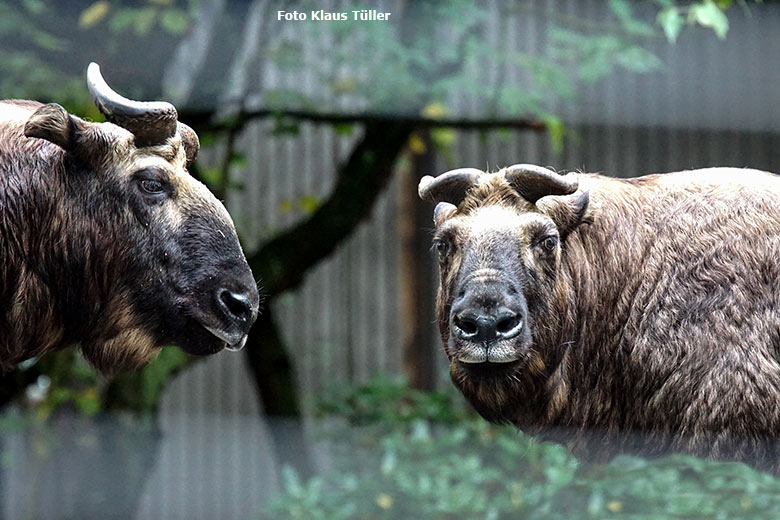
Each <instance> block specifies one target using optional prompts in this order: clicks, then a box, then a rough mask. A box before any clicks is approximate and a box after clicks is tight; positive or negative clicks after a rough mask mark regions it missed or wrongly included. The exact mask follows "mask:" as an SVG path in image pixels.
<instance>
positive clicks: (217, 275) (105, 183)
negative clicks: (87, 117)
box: [0, 63, 259, 373]
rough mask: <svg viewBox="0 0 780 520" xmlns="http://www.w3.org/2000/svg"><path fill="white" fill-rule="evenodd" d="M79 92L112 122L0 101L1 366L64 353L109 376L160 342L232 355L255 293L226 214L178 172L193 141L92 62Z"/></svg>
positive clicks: (168, 112) (193, 149)
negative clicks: (73, 351) (69, 350)
mask: <svg viewBox="0 0 780 520" xmlns="http://www.w3.org/2000/svg"><path fill="white" fill-rule="evenodd" d="M87 83H88V86H89V90H90V92H91V93H92V97H93V99H94V101H95V103H96V105H97V107H98V108H99V109H100V111H101V112H102V113H103V115H104V116H105V117H106V118H107V119H108V121H109V122H107V123H91V122H87V121H84V120H82V119H80V118H78V117H76V116H73V115H70V114H68V113H67V112H66V111H65V110H64V109H63V108H62V107H61V106H59V105H57V104H48V105H42V104H40V103H37V102H34V101H19V100H10V101H0V369H3V370H8V369H10V368H12V367H14V366H15V365H16V364H17V363H18V362H20V361H22V360H24V359H26V358H29V357H31V356H35V355H38V354H41V353H43V352H46V351H50V350H54V349H59V348H62V347H67V346H71V345H73V346H78V347H80V349H81V351H82V352H83V353H84V356H85V357H86V358H87V359H88V360H89V361H90V362H91V363H93V364H94V365H95V366H96V367H97V368H99V369H100V370H102V371H103V372H107V373H112V372H115V371H118V370H121V369H125V368H132V367H137V366H139V365H141V364H143V363H145V362H147V361H149V360H151V359H152V358H154V356H156V354H157V352H158V351H159V348H160V347H161V346H163V345H179V346H181V347H182V348H183V349H184V350H186V351H187V352H191V353H193V354H212V353H215V352H218V351H220V350H222V349H223V348H225V347H229V348H233V349H236V348H240V347H241V346H243V344H244V342H245V341H246V334H247V331H248V330H249V327H250V326H251V325H252V323H253V321H254V319H255V317H256V315H257V308H258V300H259V296H258V292H257V287H256V284H255V281H254V278H253V277H252V273H251V271H250V270H249V266H248V265H247V262H246V259H245V258H244V254H243V252H242V251H241V248H240V246H239V243H238V239H237V237H236V233H235V229H234V227H233V223H232V221H231V219H230V216H229V215H228V213H227V211H226V210H225V208H224V207H223V206H222V204H221V203H220V202H219V201H218V200H217V199H216V198H215V197H214V196H213V195H212V194H211V193H210V192H209V191H208V190H207V189H206V187H205V186H203V185H202V184H201V183H200V182H198V181H196V180H195V179H194V178H192V177H191V176H190V175H189V174H188V173H187V169H186V168H187V166H188V165H189V164H190V163H191V162H192V161H193V160H194V159H195V156H196V155H197V153H198V148H199V144H198V138H197V136H196V134H195V133H194V132H193V131H192V129H190V128H189V127H187V126H186V125H183V124H182V123H179V122H178V121H177V118H178V116H177V113H176V109H175V108H174V107H173V106H172V105H170V104H169V103H164V102H138V101H131V100H128V99H126V98H123V97H122V96H120V95H118V94H117V93H115V92H114V91H112V90H111V89H110V88H109V87H108V85H106V83H105V82H104V80H103V78H102V76H101V75H100V70H99V68H98V66H97V65H96V64H94V63H93V64H91V65H90V66H89V68H88V69H87Z"/></svg>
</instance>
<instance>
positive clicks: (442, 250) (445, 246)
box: [433, 238, 450, 261]
mask: <svg viewBox="0 0 780 520" xmlns="http://www.w3.org/2000/svg"><path fill="white" fill-rule="evenodd" d="M433 249H435V250H436V253H437V254H438V255H439V260H442V261H443V260H445V259H446V258H447V255H448V254H449V252H450V244H449V242H447V241H446V240H442V239H440V238H437V239H435V240H434V241H433Z"/></svg>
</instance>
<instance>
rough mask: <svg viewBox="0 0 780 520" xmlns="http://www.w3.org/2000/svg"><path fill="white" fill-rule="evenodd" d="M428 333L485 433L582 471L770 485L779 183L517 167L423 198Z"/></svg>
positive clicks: (700, 174) (431, 182)
mask: <svg viewBox="0 0 780 520" xmlns="http://www.w3.org/2000/svg"><path fill="white" fill-rule="evenodd" d="M419 195H420V197H421V198H423V199H425V200H429V201H432V202H435V203H437V205H436V208H435V210H434V223H435V226H436V229H435V234H434V238H433V245H434V247H433V249H434V251H435V254H437V256H438V261H439V266H440V273H441V280H440V288H439V292H438V299H437V318H438V324H439V329H440V333H441V338H442V341H443V343H444V349H445V352H446V354H447V356H448V358H449V363H450V364H449V366H450V375H451V378H452V380H453V382H454V384H455V385H456V386H457V387H458V388H459V390H460V391H461V392H462V393H463V394H464V396H465V397H466V398H467V400H468V401H469V402H470V403H471V404H472V405H473V406H474V408H475V409H476V410H477V411H478V412H479V414H480V415H482V417H484V418H485V419H487V420H489V421H492V422H508V423H512V424H514V425H516V426H517V427H519V428H521V429H523V430H526V431H528V432H529V433H532V434H535V435H537V436H539V437H541V438H544V439H552V440H556V441H558V442H562V443H564V444H566V445H567V446H568V447H569V448H570V449H571V450H572V451H573V452H574V453H575V454H576V455H579V456H584V457H586V458H589V459H596V460H605V459H608V458H609V457H610V456H612V455H614V454H615V453H616V452H629V453H637V454H642V455H645V456H655V455H660V454H663V453H669V452H681V453H687V454H693V455H698V456H703V457H706V458H710V459H717V460H741V461H746V462H749V463H751V464H753V465H754V466H757V467H759V468H762V469H766V470H769V471H773V472H775V473H778V472H780V447H778V442H777V441H778V440H780V439H778V437H779V436H780V177H778V176H776V175H773V174H771V173H766V172H761V171H757V170H749V169H737V168H710V169H702V170H693V171H682V172H677V173H669V174H659V175H647V176H644V177H639V178H634V179H615V178H608V177H603V176H600V175H593V174H584V173H570V174H567V175H560V174H557V173H555V172H553V171H551V170H548V169H546V168H542V167H539V166H534V165H527V164H519V165H515V166H511V167H507V168H504V169H502V170H500V171H498V172H496V173H484V172H482V171H480V170H476V169H470V168H463V169H458V170H453V171H450V172H447V173H444V174H442V175H439V176H438V177H436V178H433V177H431V176H426V177H424V178H423V179H422V180H421V181H420V186H419Z"/></svg>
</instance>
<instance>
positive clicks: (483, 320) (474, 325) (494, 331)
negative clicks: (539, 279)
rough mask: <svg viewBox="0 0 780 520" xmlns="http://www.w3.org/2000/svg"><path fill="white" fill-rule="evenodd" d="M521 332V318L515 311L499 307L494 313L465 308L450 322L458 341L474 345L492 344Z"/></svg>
mask: <svg viewBox="0 0 780 520" xmlns="http://www.w3.org/2000/svg"><path fill="white" fill-rule="evenodd" d="M522 330H523V317H522V314H520V313H519V312H517V311H513V310H511V309H509V308H507V307H503V306H501V307H499V308H498V309H496V311H495V312H492V311H488V310H485V309H479V308H467V309H466V310H464V311H462V312H460V313H458V314H456V315H455V316H454V317H453V320H452V333H453V334H455V335H456V336H458V337H459V338H460V339H463V340H467V341H473V342H475V343H493V342H495V341H497V340H499V339H512V338H514V337H515V336H517V335H518V334H520V331H522Z"/></svg>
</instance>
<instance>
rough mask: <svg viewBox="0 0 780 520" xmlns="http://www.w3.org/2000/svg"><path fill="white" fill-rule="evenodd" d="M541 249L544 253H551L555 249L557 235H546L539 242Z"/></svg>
mask: <svg viewBox="0 0 780 520" xmlns="http://www.w3.org/2000/svg"><path fill="white" fill-rule="evenodd" d="M539 245H540V246H541V248H542V250H543V251H544V252H546V253H552V252H553V251H554V250H555V246H557V245H558V237H546V238H544V239H542V241H541V242H539Z"/></svg>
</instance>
